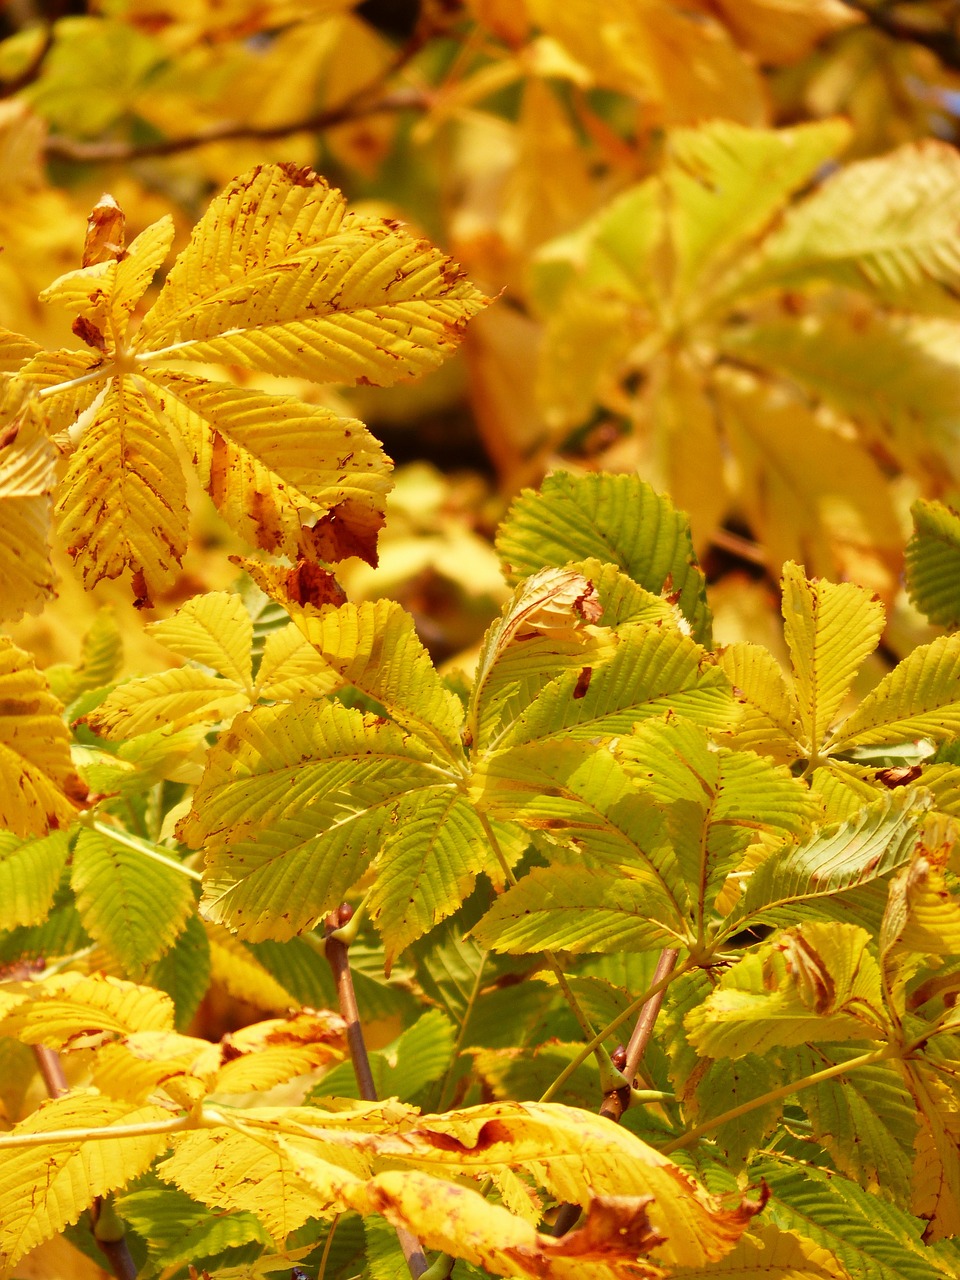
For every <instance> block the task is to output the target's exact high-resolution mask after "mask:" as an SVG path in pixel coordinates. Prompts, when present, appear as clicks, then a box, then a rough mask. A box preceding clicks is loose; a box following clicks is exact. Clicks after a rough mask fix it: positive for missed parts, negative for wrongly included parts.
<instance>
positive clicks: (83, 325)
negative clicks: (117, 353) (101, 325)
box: [70, 316, 107, 351]
mask: <svg viewBox="0 0 960 1280" xmlns="http://www.w3.org/2000/svg"><path fill="white" fill-rule="evenodd" d="M70 328H71V329H72V331H73V332H74V333H75V334H76V335H77V337H78V338H80V339H81V340H82V341H83V342H85V343H86V344H87V346H88V347H93V348H94V350H95V351H106V349H107V340H106V338H105V337H104V336H103V333H102V331H101V330H100V329H98V328H97V326H96V325H95V324H94V323H93V321H92V320H88V319H87V317H86V316H77V318H76V320H74V322H73V324H72V325H71V326H70Z"/></svg>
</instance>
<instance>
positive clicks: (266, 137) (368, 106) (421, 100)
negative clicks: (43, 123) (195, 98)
mask: <svg viewBox="0 0 960 1280" xmlns="http://www.w3.org/2000/svg"><path fill="white" fill-rule="evenodd" d="M428 105H429V100H428V98H427V95H426V94H425V93H423V92H422V91H421V90H420V89H396V90H395V91H394V92H393V93H388V94H385V95H384V96H383V97H382V98H377V99H375V100H374V101H372V102H358V103H354V102H346V103H341V104H340V105H339V106H336V107H331V108H330V109H329V110H327V111H315V112H314V113H313V114H312V115H308V116H303V117H302V118H301V119H299V120H289V121H286V122H285V123H284V124H274V125H252V124H236V123H227V124H215V125H211V126H210V127H209V128H207V129H198V130H197V132H196V133H188V134H184V136H183V137H180V138H162V139H160V140H159V141H158V142H144V143H133V142H77V141H76V140H75V139H73V138H65V137H63V136H62V135H60V134H53V135H51V136H50V137H48V138H47V141H46V144H45V150H46V153H47V155H48V156H56V157H57V159H59V160H71V161H75V162H77V163H80V164H88V163H99V162H101V161H125V160H142V159H146V158H147V157H149V156H172V155H176V154H178V153H179V152H181V151H192V150H194V149H195V148H196V147H204V146H206V145H207V144H208V143H210V142H236V141H239V140H248V139H254V140H259V141H261V142H266V141H270V140H271V139H275V138H288V137H290V135H291V134H294V133H319V132H321V131H322V130H324V129H332V128H333V127H334V126H335V125H338V124H345V123H346V122H347V121H349V120H363V119H365V118H366V117H368V116H376V115H389V114H391V113H393V112H399V111H423V110H425V109H426V107H427V106H428Z"/></svg>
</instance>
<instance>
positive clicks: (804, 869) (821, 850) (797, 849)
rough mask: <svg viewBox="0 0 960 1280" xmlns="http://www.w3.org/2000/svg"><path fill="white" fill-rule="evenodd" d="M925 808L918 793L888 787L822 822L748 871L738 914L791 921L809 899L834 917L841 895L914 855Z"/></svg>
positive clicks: (838, 908) (747, 917)
mask: <svg viewBox="0 0 960 1280" xmlns="http://www.w3.org/2000/svg"><path fill="white" fill-rule="evenodd" d="M921 812H922V801H920V800H918V797H917V796H916V795H915V794H912V793H911V792H910V791H906V792H904V791H901V790H898V791H894V792H890V793H889V794H888V795H886V796H883V797H881V798H880V799H879V800H877V801H876V803H874V804H872V805H868V806H866V807H863V808H860V809H859V811H858V812H857V813H856V814H855V815H854V816H853V817H851V818H850V819H848V820H847V821H845V822H842V823H836V824H830V825H828V826H824V827H821V829H820V830H819V831H815V832H814V833H813V835H812V836H811V837H810V838H809V839H807V840H805V841H803V843H801V844H799V845H794V846H791V847H788V848H786V849H784V850H783V851H782V852H779V853H775V854H773V855H772V856H771V857H770V858H768V859H767V860H766V862H764V863H761V865H760V866H759V867H758V868H757V870H756V871H754V873H753V875H752V876H751V877H750V880H749V882H748V884H747V888H746V892H745V894H744V897H743V900H742V903H741V906H740V908H739V910H738V912H737V913H736V918H737V919H738V920H748V919H754V918H756V917H759V916H760V915H766V916H767V917H768V918H769V919H770V920H771V921H772V922H775V923H783V924H790V923H792V922H793V921H794V920H795V919H796V918H797V908H798V906H799V905H800V904H803V903H805V902H809V903H810V906H811V908H813V909H819V910H822V911H826V910H830V911H831V918H832V913H833V912H842V911H843V909H844V908H843V898H842V897H839V898H837V895H842V894H844V893H846V892H848V891H850V890H852V889H854V888H856V887H858V886H860V885H867V884H870V883H871V882H873V881H875V880H878V879H880V878H881V877H883V876H887V875H889V874H890V873H891V872H893V871H895V870H897V868H898V867H901V866H903V865H904V864H905V863H907V862H908V861H909V860H910V858H911V856H912V854H913V850H914V846H915V844H916V839H917V826H918V819H919V817H920V814H921ZM835 898H836V899H837V900H836V901H834V899H835Z"/></svg>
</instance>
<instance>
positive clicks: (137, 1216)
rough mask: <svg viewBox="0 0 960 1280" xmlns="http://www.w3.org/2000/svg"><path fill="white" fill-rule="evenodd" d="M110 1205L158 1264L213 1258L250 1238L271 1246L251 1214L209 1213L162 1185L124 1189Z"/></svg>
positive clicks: (257, 1221)
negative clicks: (144, 1241) (145, 1241)
mask: <svg viewBox="0 0 960 1280" xmlns="http://www.w3.org/2000/svg"><path fill="white" fill-rule="evenodd" d="M137 1185H138V1186H139V1184H137ZM114 1204H115V1206H116V1209H117V1212H118V1213H119V1215H120V1217H121V1218H122V1219H123V1221H124V1222H126V1223H129V1225H130V1226H131V1227H133V1229H134V1230H135V1231H136V1232H137V1234H138V1235H139V1236H142V1237H143V1238H144V1239H145V1240H147V1241H148V1242H149V1244H150V1256H151V1259H152V1260H153V1261H154V1262H155V1263H156V1264H157V1265H158V1266H172V1265H173V1264H175V1263H177V1262H184V1261H191V1260H193V1259H200V1258H206V1257H213V1256H215V1255H217V1254H220V1253H222V1252H223V1251H224V1250H225V1249H230V1248H234V1247H235V1246H237V1245H241V1244H247V1243H249V1242H251V1241H256V1242H257V1243H258V1244H263V1245H268V1244H270V1237H269V1236H268V1235H267V1232H266V1231H265V1230H264V1228H263V1227H262V1226H261V1224H260V1222H259V1220H258V1219H257V1218H255V1217H254V1215H253V1214H252V1213H231V1214H226V1213H219V1214H218V1213H211V1212H210V1210H209V1209H208V1208H207V1206H206V1205H203V1204H200V1203H198V1202H197V1201H196V1200H192V1199H191V1198H190V1197H189V1196H187V1195H184V1194H183V1192H179V1191H176V1190H175V1189H174V1188H172V1187H170V1186H165V1185H164V1184H162V1183H157V1184H156V1185H153V1186H147V1187H144V1188H143V1189H142V1190H135V1191H126V1192H123V1193H122V1194H120V1195H118V1196H116V1197H115V1200H114Z"/></svg>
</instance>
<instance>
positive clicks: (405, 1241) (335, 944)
mask: <svg viewBox="0 0 960 1280" xmlns="http://www.w3.org/2000/svg"><path fill="white" fill-rule="evenodd" d="M352 916H353V908H352V907H351V906H350V905H349V903H344V904H343V905H342V906H341V907H340V908H339V909H338V910H337V911H331V913H330V915H329V916H327V928H326V942H325V944H324V951H325V953H326V957H327V961H328V963H329V965H330V969H331V972H332V973H333V980H334V982H335V983H336V987H337V999H338V1001H339V1004H340V1016H341V1017H342V1018H343V1020H344V1022H345V1023H346V1024H347V1044H348V1046H349V1048H350V1060H351V1061H352V1063H353V1073H354V1075H355V1076H356V1078H357V1088H358V1089H359V1090H360V1097H361V1098H363V1099H364V1101H365V1102H376V1101H377V1098H378V1095H377V1086H376V1084H375V1082H374V1079H373V1071H372V1070H371V1069H370V1057H369V1055H368V1054H367V1045H366V1041H365V1040H364V1038H363V1027H362V1026H361V1024H360V1011H359V1009H358V1008H357V997H356V993H355V991H354V989H353V974H352V973H351V972H350V959H349V954H348V952H349V946H350V943H349V940H348V941H345V940H344V938H343V936H342V935H341V936H339V937H338V936H337V935H338V933H339V931H340V930H342V929H343V928H344V926H345V925H349V923H350V920H351V918H352ZM347 936H348V939H349V934H348V935H347ZM394 1230H395V1231H396V1233H397V1239H398V1240H399V1242H400V1248H401V1249H402V1250H403V1256H404V1258H406V1260H407V1267H408V1268H409V1271H410V1274H411V1276H412V1277H413V1280H419V1277H420V1276H422V1275H423V1273H424V1272H425V1271H426V1270H427V1269H428V1266H429V1264H428V1262H427V1259H426V1257H425V1256H424V1252H423V1246H422V1245H421V1243H420V1241H419V1240H418V1239H417V1238H416V1236H415V1235H413V1234H412V1233H411V1232H409V1231H407V1230H406V1229H405V1228H404V1227H395V1228H394Z"/></svg>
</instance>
